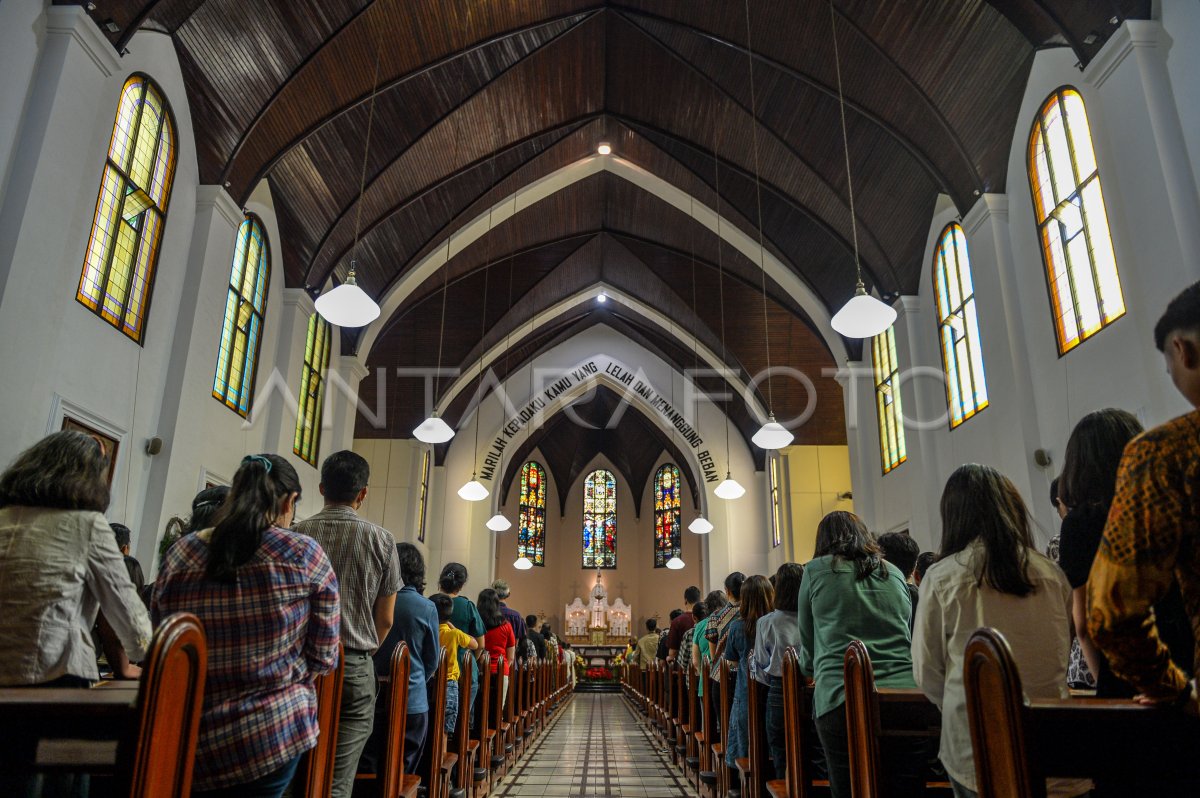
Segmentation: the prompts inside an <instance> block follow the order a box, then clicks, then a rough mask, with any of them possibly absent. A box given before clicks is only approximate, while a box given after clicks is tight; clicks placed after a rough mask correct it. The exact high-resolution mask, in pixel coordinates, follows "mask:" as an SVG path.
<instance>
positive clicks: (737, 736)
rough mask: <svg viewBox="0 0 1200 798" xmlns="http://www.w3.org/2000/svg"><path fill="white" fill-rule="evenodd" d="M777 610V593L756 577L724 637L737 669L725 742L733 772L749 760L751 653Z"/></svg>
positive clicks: (747, 585) (744, 592)
mask: <svg viewBox="0 0 1200 798" xmlns="http://www.w3.org/2000/svg"><path fill="white" fill-rule="evenodd" d="M774 606H775V590H774V589H773V588H772V587H771V583H770V582H769V581H768V580H767V578H766V577H765V576H761V575H755V576H752V577H750V578H749V579H747V580H746V581H745V582H743V583H742V595H741V604H740V610H741V612H740V613H739V614H738V617H737V618H735V619H734V620H733V621H732V622H731V623H730V624H729V632H728V633H727V634H726V637H725V650H724V655H723V656H724V657H725V659H727V660H729V661H730V662H732V663H733V664H734V665H735V666H736V667H737V673H736V674H735V676H734V689H733V705H732V706H731V707H730V709H729V739H727V740H726V741H725V764H726V765H727V766H728V767H730V768H734V767H736V766H737V760H739V759H742V758H743V757H746V756H749V753H748V752H749V744H750V738H749V736H748V731H747V728H746V718H747V715H746V713H747V708H748V707H749V704H748V700H749V699H748V697H747V694H748V692H749V689H750V688H749V686H748V685H747V684H746V680H747V679H748V678H749V675H750V663H749V661H748V660H749V659H750V652H751V651H752V650H753V649H754V641H755V635H756V631H757V629H758V622H759V620H760V619H761V618H763V617H765V616H766V615H768V614H769V613H770V612H771V610H772V609H774Z"/></svg>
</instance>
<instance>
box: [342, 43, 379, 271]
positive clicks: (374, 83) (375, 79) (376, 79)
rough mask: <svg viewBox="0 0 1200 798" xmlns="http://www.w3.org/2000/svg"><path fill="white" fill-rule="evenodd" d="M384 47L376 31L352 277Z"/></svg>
mask: <svg viewBox="0 0 1200 798" xmlns="http://www.w3.org/2000/svg"><path fill="white" fill-rule="evenodd" d="M382 53H383V47H382V46H380V42H379V33H378V31H376V33H375V75H374V77H372V78H371V106H370V109H369V110H368V111H367V135H366V141H365V142H364V143H363V160H362V169H360V170H359V173H358V206H357V207H356V208H355V210H354V245H353V246H352V247H351V248H350V274H349V275H348V276H349V277H350V278H353V277H354V267H355V264H356V263H357V260H358V237H359V232H360V231H361V230H362V208H363V196H364V194H365V193H366V190H367V160H368V159H369V158H370V155H371V128H372V127H374V125H375V99H376V97H377V96H378V94H379V62H380V61H381V60H382V58H381V56H382Z"/></svg>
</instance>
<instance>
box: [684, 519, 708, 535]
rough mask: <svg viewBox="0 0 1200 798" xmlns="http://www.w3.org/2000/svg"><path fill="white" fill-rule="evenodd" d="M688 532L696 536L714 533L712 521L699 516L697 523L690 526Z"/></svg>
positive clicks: (694, 522) (693, 522)
mask: <svg viewBox="0 0 1200 798" xmlns="http://www.w3.org/2000/svg"><path fill="white" fill-rule="evenodd" d="M688 531H689V532H691V533H693V534H696V535H707V534H708V533H709V532H712V531H713V525H712V521H709V520H708V519H707V518H705V517H704V516H702V515H698V516H696V520H695V521H692V523H690V524H688Z"/></svg>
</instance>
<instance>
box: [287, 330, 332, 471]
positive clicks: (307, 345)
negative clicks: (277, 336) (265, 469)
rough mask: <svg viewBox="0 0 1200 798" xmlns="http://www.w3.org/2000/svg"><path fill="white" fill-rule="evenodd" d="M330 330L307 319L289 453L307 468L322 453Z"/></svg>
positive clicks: (330, 342)
mask: <svg viewBox="0 0 1200 798" xmlns="http://www.w3.org/2000/svg"><path fill="white" fill-rule="evenodd" d="M332 342H333V330H332V328H331V327H330V325H329V322H327V321H325V319H323V318H321V314H320V313H314V314H312V315H311V316H309V318H308V334H307V335H306V336H305V339H304V368H303V369H301V371H300V398H299V401H298V402H297V404H296V436H295V439H294V440H293V442H292V451H293V452H294V453H295V454H298V455H300V457H301V458H302V459H303V460H304V462H306V463H308V464H309V465H314V466H315V465H316V464H317V456H318V455H319V454H320V451H321V414H322V412H323V410H324V406H325V372H326V370H328V368H329V350H330V346H331V344H332Z"/></svg>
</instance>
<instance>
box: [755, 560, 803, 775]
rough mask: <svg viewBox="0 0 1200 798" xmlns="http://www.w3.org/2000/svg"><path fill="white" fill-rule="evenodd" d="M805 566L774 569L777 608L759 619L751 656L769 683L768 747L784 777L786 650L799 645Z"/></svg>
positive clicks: (758, 675) (758, 676) (757, 672)
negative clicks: (784, 662) (800, 609)
mask: <svg viewBox="0 0 1200 798" xmlns="http://www.w3.org/2000/svg"><path fill="white" fill-rule="evenodd" d="M803 581H804V566H803V565H800V564H799V563H794V562H785V563H784V564H783V565H781V566H779V570H778V571H776V572H775V609H774V611H773V612H771V613H768V614H767V616H766V617H764V618H762V619H761V620H760V621H759V622H758V626H757V630H756V632H755V636H754V654H753V656H752V657H751V658H750V676H751V677H752V678H755V679H758V681H760V682H762V683H763V684H765V685H767V712H766V716H767V718H766V727H767V746H768V748H770V751H771V763H772V764H773V765H774V766H775V778H777V779H782V778H785V772H786V770H787V761H786V760H787V757H786V755H785V751H784V717H783V715H784V708H783V652H784V651H785V650H786V649H787V648H788V646H799V645H800V627H799V624H798V621H797V620H796V607H797V605H798V603H799V600H800V585H801V584H802V583H803Z"/></svg>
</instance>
